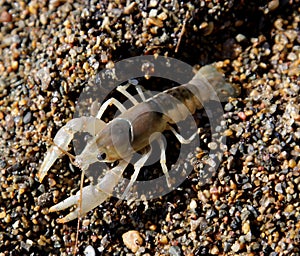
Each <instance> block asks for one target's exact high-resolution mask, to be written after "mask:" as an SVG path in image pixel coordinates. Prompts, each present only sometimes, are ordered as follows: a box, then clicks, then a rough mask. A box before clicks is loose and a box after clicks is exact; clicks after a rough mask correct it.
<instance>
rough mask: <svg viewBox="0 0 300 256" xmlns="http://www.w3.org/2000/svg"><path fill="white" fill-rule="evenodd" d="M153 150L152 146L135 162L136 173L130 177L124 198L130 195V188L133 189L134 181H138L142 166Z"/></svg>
mask: <svg viewBox="0 0 300 256" xmlns="http://www.w3.org/2000/svg"><path fill="white" fill-rule="evenodd" d="M151 151H152V149H151V148H150V150H149V151H148V152H147V153H146V154H145V155H143V156H142V157H141V158H140V159H139V160H138V161H137V162H136V163H135V164H134V166H133V168H134V173H133V174H132V176H131V177H130V182H129V184H128V185H127V187H126V189H125V191H124V193H123V195H122V196H121V198H122V199H126V197H127V196H128V193H129V190H130V189H131V187H132V185H133V183H134V182H135V181H136V179H137V177H138V175H139V172H140V170H141V168H142V167H143V166H144V164H145V162H146V161H147V160H148V158H149V156H150V155H151Z"/></svg>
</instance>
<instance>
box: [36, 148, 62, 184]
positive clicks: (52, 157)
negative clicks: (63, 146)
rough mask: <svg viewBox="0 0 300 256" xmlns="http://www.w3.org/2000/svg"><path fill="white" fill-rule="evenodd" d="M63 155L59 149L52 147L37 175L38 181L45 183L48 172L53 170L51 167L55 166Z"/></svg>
mask: <svg viewBox="0 0 300 256" xmlns="http://www.w3.org/2000/svg"><path fill="white" fill-rule="evenodd" d="M61 155H62V152H61V150H60V149H58V147H56V146H54V145H53V146H51V147H50V149H49V150H48V152H47V155H46V157H45V159H44V161H43V163H42V166H41V168H40V170H39V172H38V174H37V176H38V179H39V181H40V182H42V181H43V179H44V177H45V176H46V175H47V172H48V171H49V169H50V168H51V166H52V165H53V164H54V162H55V161H56V159H57V158H59V157H60V156H61Z"/></svg>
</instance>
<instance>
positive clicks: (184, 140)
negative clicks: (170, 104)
mask: <svg viewBox="0 0 300 256" xmlns="http://www.w3.org/2000/svg"><path fill="white" fill-rule="evenodd" d="M168 128H169V129H170V130H171V132H173V134H174V135H175V136H176V138H177V139H178V140H179V142H180V143H182V144H189V143H191V142H192V141H193V139H195V137H196V136H197V135H198V132H195V133H194V134H193V135H192V136H191V137H190V138H188V139H185V138H183V137H182V136H181V135H180V134H179V133H178V132H176V130H175V129H174V128H173V127H172V126H169V127H168Z"/></svg>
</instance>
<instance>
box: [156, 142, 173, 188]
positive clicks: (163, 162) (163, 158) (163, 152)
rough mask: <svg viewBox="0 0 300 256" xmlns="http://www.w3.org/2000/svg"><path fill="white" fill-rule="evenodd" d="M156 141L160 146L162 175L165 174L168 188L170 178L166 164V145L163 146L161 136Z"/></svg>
mask: <svg viewBox="0 0 300 256" xmlns="http://www.w3.org/2000/svg"><path fill="white" fill-rule="evenodd" d="M157 142H158V144H159V147H160V166H161V168H162V170H163V173H164V175H165V176H166V180H167V184H168V187H169V188H170V187H171V178H170V175H169V172H168V168H167V165H166V147H165V144H164V141H163V140H162V138H161V137H159V138H158V139H157Z"/></svg>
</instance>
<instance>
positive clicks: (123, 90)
mask: <svg viewBox="0 0 300 256" xmlns="http://www.w3.org/2000/svg"><path fill="white" fill-rule="evenodd" d="M128 86H129V85H120V86H118V87H117V90H118V91H119V92H120V93H122V94H123V95H124V96H125V97H127V98H128V99H129V100H130V101H131V103H132V104H133V105H137V104H139V102H138V101H137V100H136V99H135V98H134V97H133V96H132V95H131V94H130V93H129V92H127V91H126V89H127V88H128Z"/></svg>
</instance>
